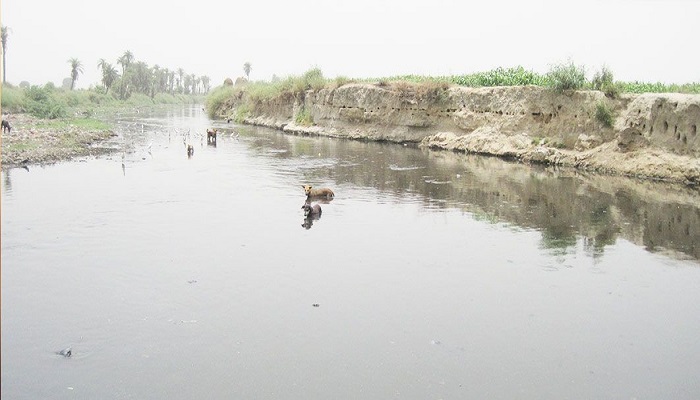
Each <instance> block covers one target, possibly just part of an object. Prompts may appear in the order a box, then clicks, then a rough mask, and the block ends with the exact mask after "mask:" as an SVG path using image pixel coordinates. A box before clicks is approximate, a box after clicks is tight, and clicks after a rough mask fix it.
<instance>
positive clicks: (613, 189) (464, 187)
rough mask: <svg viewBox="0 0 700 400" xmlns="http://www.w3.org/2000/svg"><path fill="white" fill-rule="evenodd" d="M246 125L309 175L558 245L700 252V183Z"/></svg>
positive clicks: (686, 254)
mask: <svg viewBox="0 0 700 400" xmlns="http://www.w3.org/2000/svg"><path fill="white" fill-rule="evenodd" d="M225 129H227V128H226V127H223V130H225ZM236 129H239V130H240V131H241V135H243V137H244V138H245V143H246V145H248V146H250V148H251V149H252V150H253V151H255V152H257V153H258V154H259V155H261V156H266V157H271V158H274V159H275V160H277V161H278V162H281V163H280V164H281V165H280V167H281V168H289V169H291V170H295V171H298V172H299V173H300V174H301V179H302V180H303V181H305V182H328V181H333V182H336V184H337V185H344V184H346V185H357V186H364V187H368V188H375V189H377V190H379V191H380V192H382V193H386V194H390V195H391V196H392V197H393V198H394V199H396V201H412V202H421V203H423V205H424V206H425V207H426V208H430V209H437V210H439V209H446V208H457V209H461V210H463V211H464V212H468V213H471V214H473V215H474V216H475V217H476V218H479V219H483V220H487V221H491V222H493V223H505V224H510V225H514V226H518V227H522V228H526V229H534V230H538V231H541V232H542V238H541V246H542V248H545V249H552V250H553V251H554V250H558V251H562V252H566V249H567V248H571V247H573V246H575V245H576V243H577V239H578V238H581V239H582V241H583V244H584V248H585V250H586V252H587V253H588V254H590V255H591V256H592V257H598V256H600V255H602V254H603V253H604V251H605V249H606V247H608V246H610V245H613V244H615V243H616V241H617V240H618V239H620V238H622V239H625V240H628V241H630V242H633V243H635V244H638V245H641V246H644V247H645V248H647V249H648V250H649V251H652V252H663V253H667V254H671V255H672V256H673V257H675V258H680V259H689V258H690V259H695V260H697V259H700V248H699V245H698V243H700V192H699V191H698V190H697V189H693V188H688V187H684V186H680V185H675V184H666V183H660V182H649V181H638V180H635V179H632V178H626V177H615V176H601V175H597V174H589V173H586V172H585V171H577V170H572V169H563V168H557V167H544V166H529V165H523V164H519V163H513V162H506V161H503V160H501V159H498V158H492V157H484V156H478V155H469V154H462V153H453V152H446V151H433V150H427V149H419V148H413V147H410V146H397V145H395V144H380V143H370V142H362V141H348V140H336V139H329V138H316V137H313V138H311V137H303V136H290V135H285V134H281V133H278V132H275V131H270V130H266V129H261V128H255V127H236Z"/></svg>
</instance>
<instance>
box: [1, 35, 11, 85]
mask: <svg viewBox="0 0 700 400" xmlns="http://www.w3.org/2000/svg"><path fill="white" fill-rule="evenodd" d="M8 35H9V29H8V28H7V27H6V26H3V27H2V32H1V34H0V36H2V83H5V53H6V52H7V36H8Z"/></svg>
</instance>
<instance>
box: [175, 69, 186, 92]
mask: <svg viewBox="0 0 700 400" xmlns="http://www.w3.org/2000/svg"><path fill="white" fill-rule="evenodd" d="M177 74H178V75H179V76H180V79H179V80H178V81H177V86H178V88H181V89H180V93H184V91H185V90H184V89H185V88H184V85H183V87H181V86H180V85H181V84H182V83H183V82H182V78H183V76H184V75H185V70H184V69H182V68H178V69H177Z"/></svg>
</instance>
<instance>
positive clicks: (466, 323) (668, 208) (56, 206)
mask: <svg viewBox="0 0 700 400" xmlns="http://www.w3.org/2000/svg"><path fill="white" fill-rule="evenodd" d="M211 125H216V126H219V127H220V128H221V129H222V131H223V133H222V134H220V135H219V138H218V142H217V146H216V147H214V146H211V145H207V143H206V139H205V138H203V137H201V136H197V135H199V134H202V133H203V132H204V131H205V129H206V127H208V126H211ZM118 126H119V128H118V131H119V133H120V137H119V138H118V139H117V140H116V142H115V146H119V147H121V148H124V149H126V154H125V156H124V161H123V162H122V153H121V152H119V153H116V154H115V155H113V156H110V157H105V158H100V159H90V160H84V161H76V162H68V163H61V164H57V165H53V166H46V167H30V169H29V171H25V170H23V169H13V170H9V171H3V179H2V397H3V398H4V399H5V398H6V399H39V398H51V399H75V398H80V399H100V398H110V399H122V398H134V399H196V398H209V399H221V398H241V399H244V398H247V399H252V398H255V399H388V398H402V399H440V398H445V399H467V398H472V399H486V398H488V399H515V398H517V399H593V398H595V399H631V398H638V399H647V398H648V399H658V398H673V399H697V398H699V397H700V380H698V377H697V373H698V371H700V344H698V332H700V290H698V288H700V261H699V260H700V247H699V246H700V194H699V193H698V191H697V190H691V189H686V188H682V187H678V186H671V185H662V184H658V183H650V182H637V181H634V180H630V179H624V178H614V177H599V176H595V175H587V174H583V173H580V172H573V171H570V170H557V169H552V168H538V167H534V168H533V167H528V166H524V165H520V164H515V163H508V162H504V161H502V160H498V159H494V158H484V157H476V156H469V155H463V154H454V153H449V152H432V151H427V150H422V149H416V148H411V147H405V146H400V145H394V144H378V143H365V142H359V141H345V140H337V139H329V138H315V137H297V136H289V135H283V134H281V133H279V132H276V131H272V130H267V129H262V128H255V127H248V126H233V125H226V124H223V123H214V124H212V123H211V122H210V121H208V120H207V119H206V117H205V115H204V113H203V112H202V111H201V109H200V108H199V107H192V108H184V109H176V110H173V111H170V112H165V113H162V114H158V115H146V113H144V112H142V113H139V114H133V115H124V116H122V117H120V119H119V125H118ZM188 130H189V132H190V135H189V136H187V132H188ZM195 134H196V135H195ZM183 138H184V139H185V141H188V142H189V143H191V144H193V145H194V149H195V152H194V155H193V157H191V158H188V157H187V155H186V150H185V144H184V143H183ZM149 149H150V152H149ZM307 183H308V184H312V185H314V186H317V187H322V186H327V187H330V188H332V189H333V190H334V191H335V193H336V198H335V199H334V200H332V201H330V202H327V203H322V204H321V206H322V217H321V218H320V219H319V220H315V221H311V224H310V223H309V222H308V221H305V220H304V217H303V210H302V209H301V206H302V205H303V203H304V195H303V190H302V188H301V185H303V184H307ZM303 225H306V227H305V226H303ZM69 346H70V347H71V350H72V356H71V357H70V358H67V357H64V356H62V355H58V354H56V352H57V351H60V350H62V349H65V348H67V347H69Z"/></svg>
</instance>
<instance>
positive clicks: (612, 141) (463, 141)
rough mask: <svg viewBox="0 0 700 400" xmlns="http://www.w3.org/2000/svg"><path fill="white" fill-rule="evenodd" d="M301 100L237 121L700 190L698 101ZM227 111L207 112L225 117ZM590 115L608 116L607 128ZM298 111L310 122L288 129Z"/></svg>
mask: <svg viewBox="0 0 700 400" xmlns="http://www.w3.org/2000/svg"><path fill="white" fill-rule="evenodd" d="M301 97H302V98H299V97H297V98H294V97H291V96H288V97H286V98H284V99H275V100H270V101H267V102H258V103H257V104H255V105H254V107H253V111H252V113H251V114H250V115H249V116H248V117H247V118H246V119H245V120H244V123H248V124H255V125H264V126H269V127H274V128H278V129H282V130H284V131H286V132H289V133H294V134H309V135H326V136H334V137H342V138H352V139H363V140H381V141H393V142H399V143H402V142H413V143H419V144H420V145H421V146H426V147H430V148H435V149H445V150H454V151H463V152H469V153H480V154H488V155H494V156H500V157H507V158H513V159H518V160H522V161H524V162H537V163H547V164H554V165H563V166H572V167H577V168H583V169H587V170H595V171H601V172H606V173H612V174H620V175H629V176H637V177H642V178H650V179H661V180H669V181H674V182H681V183H685V184H688V185H699V184H700V136H698V129H697V128H698V126H699V125H700V95H684V94H643V95H623V96H621V97H620V98H617V99H610V98H607V97H605V95H604V94H603V93H602V92H599V91H575V92H569V93H555V92H553V91H551V90H548V89H546V88H542V87H535V86H524V87H523V86H520V87H492V88H464V87H450V88H448V89H444V88H443V89H439V88H438V89H435V88H433V89H431V90H425V89H422V88H421V87H420V85H411V84H406V83H401V84H390V85H372V84H348V85H344V86H341V87H339V88H336V89H323V90H319V91H308V92H306V93H305V95H304V96H301ZM236 106H237V104H235V102H234V104H230V103H229V104H228V105H227V106H226V107H224V108H222V109H220V110H218V112H217V114H218V115H220V116H221V117H229V116H232V115H234V112H235V111H234V110H235V107H236ZM600 108H604V109H606V110H609V115H610V116H611V121H612V123H611V124H610V125H606V124H604V123H603V122H601V121H602V120H603V118H601V115H597V114H600V111H599V109H600ZM300 113H304V114H306V115H308V116H310V119H311V120H312V121H313V122H312V124H310V125H300V124H297V123H295V120H296V117H297V116H298V115H299V114H300ZM307 120H308V118H307Z"/></svg>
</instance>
